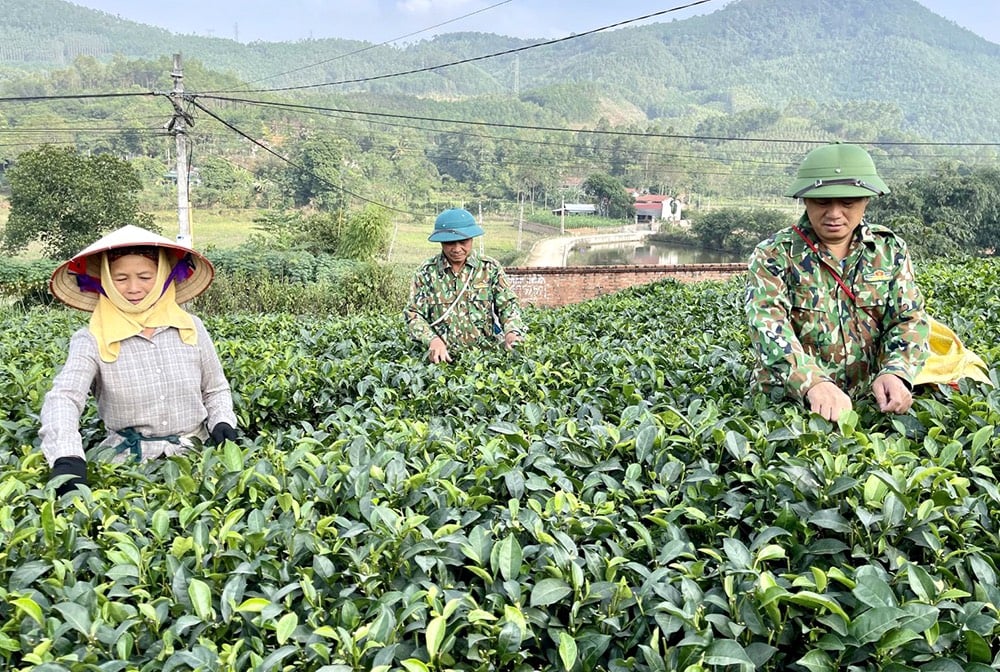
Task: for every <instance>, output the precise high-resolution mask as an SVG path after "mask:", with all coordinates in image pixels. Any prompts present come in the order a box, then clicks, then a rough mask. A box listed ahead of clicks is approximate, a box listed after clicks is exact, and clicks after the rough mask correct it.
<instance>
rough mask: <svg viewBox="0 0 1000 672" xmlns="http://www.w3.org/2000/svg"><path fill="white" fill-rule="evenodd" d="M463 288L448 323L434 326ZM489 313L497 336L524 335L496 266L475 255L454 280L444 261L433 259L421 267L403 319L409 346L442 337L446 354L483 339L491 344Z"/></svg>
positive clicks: (515, 306)
mask: <svg viewBox="0 0 1000 672" xmlns="http://www.w3.org/2000/svg"><path fill="white" fill-rule="evenodd" d="M466 285H467V286H466ZM462 287H465V293H464V294H462V296H461V300H459V301H458V303H457V304H456V305H455V307H454V309H452V310H451V312H450V313H448V316H447V317H445V318H444V319H443V320H441V321H440V322H438V323H437V324H434V322H435V321H436V320H438V319H439V318H441V316H442V315H444V314H445V313H446V312H447V311H448V309H449V307H450V306H451V305H452V304H453V303H455V300H456V299H457V298H458V296H459V293H460V292H461V291H462ZM494 311H495V313H496V317H497V320H498V321H499V324H500V331H501V333H503V334H507V333H510V332H512V331H513V332H517V333H519V334H521V335H523V334H524V333H525V327H524V321H523V320H522V319H521V307H520V306H519V305H518V302H517V295H516V294H514V290H512V289H511V288H510V283H509V282H508V281H507V275H506V274H505V273H504V271H503V267H502V266H501V265H500V262H498V261H497V260H496V259H493V258H492V257H486V256H482V255H480V254H478V253H475V252H474V253H472V254H470V255H469V258H468V259H466V261H465V265H464V266H463V267H462V270H461V271H460V272H459V273H458V274H457V275H456V274H455V273H454V272H453V271H452V270H451V265H450V264H449V263H448V261H447V259H445V257H444V255H443V254H438V255H435V256H433V257H431V258H430V259H428V260H427V261H426V262H424V264H423V266H421V267H420V268H419V269H418V270H417V272H416V275H414V277H413V285H412V287H411V289H410V302H409V303H408V304H407V306H406V308H405V310H404V311H403V317H404V318H405V319H406V329H407V331H408V332H409V334H410V337H411V338H413V340H415V341H417V342H419V343H421V344H422V345H424V346H427V345H430V342H431V341H432V340H433V339H434V337H435V336H441V338H443V339H444V342H445V343H447V344H448V347H449V348H451V347H454V346H460V345H465V344H468V343H472V342H475V341H478V340H483V339H488V340H489V341H492V342H494V343H496V340H497V338H496V337H497V334H494V331H493V324H494V320H493V315H494ZM432 324H434V326H431V325H432Z"/></svg>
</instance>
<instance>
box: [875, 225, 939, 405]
mask: <svg viewBox="0 0 1000 672" xmlns="http://www.w3.org/2000/svg"><path fill="white" fill-rule="evenodd" d="M886 254H893V255H894V256H895V261H896V268H897V269H898V270H897V273H896V274H895V276H894V277H893V278H892V280H891V281H890V283H889V291H888V294H889V297H890V300H889V301H887V302H885V303H883V304H882V305H883V307H884V311H883V314H882V325H881V326H882V334H883V336H882V340H881V347H880V348H879V358H878V372H877V373H876V377H877V376H879V375H882V374H883V373H892V374H894V375H896V376H899V377H900V378H902V379H903V380H904V381H906V383H907V384H908V385H910V386H912V383H913V379H914V377H915V376H916V375H917V372H918V371H919V370H920V367H921V366H923V363H924V362H925V361H926V359H927V355H928V354H929V353H930V351H929V349H928V339H929V337H930V326H929V324H928V320H927V314H926V312H925V311H924V302H923V297H922V295H921V293H920V288H919V287H918V286H917V282H916V278H915V276H914V273H913V262H912V261H911V259H910V255H909V253H908V252H907V249H906V244H905V243H903V242H902V241H901V240H897V245H896V246H894V249H890V250H886ZM858 298H859V299H860V300H863V297H862V294H861V293H859V294H858Z"/></svg>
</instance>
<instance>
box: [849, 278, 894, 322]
mask: <svg viewBox="0 0 1000 672" xmlns="http://www.w3.org/2000/svg"><path fill="white" fill-rule="evenodd" d="M892 284H893V283H892V281H891V279H886V280H873V281H869V282H864V281H861V282H858V283H857V284H856V285H855V286H854V294H855V296H856V297H857V301H856V303H857V305H858V307H859V308H862V309H864V312H866V313H868V314H869V315H871V316H874V317H875V319H877V320H878V321H880V322H881V321H882V317H883V316H884V315H885V312H886V308H887V306H888V304H889V298H890V295H891V289H892Z"/></svg>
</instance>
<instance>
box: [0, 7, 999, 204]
mask: <svg viewBox="0 0 1000 672" xmlns="http://www.w3.org/2000/svg"><path fill="white" fill-rule="evenodd" d="M0 11H2V12H3V14H4V17H5V19H4V21H3V22H2V24H0V100H3V101H5V102H4V103H3V104H2V105H0V140H2V141H0V189H2V188H3V186H4V185H3V180H2V169H3V166H4V165H7V164H9V163H10V162H13V161H16V160H17V157H18V155H19V154H20V153H21V152H23V151H26V150H28V149H31V148H33V147H36V146H38V145H40V144H43V143H50V144H56V145H64V146H72V147H74V148H76V149H78V150H80V151H82V152H86V153H96V154H99V153H104V152H107V153H113V154H115V155H117V156H120V157H123V158H126V159H128V160H130V161H132V162H133V164H134V165H136V166H137V167H138V168H139V169H140V170H141V171H142V174H143V179H144V182H145V183H146V184H154V185H155V184H157V183H160V182H162V181H163V180H165V179H167V178H164V175H165V174H166V173H167V171H169V170H170V169H171V168H172V167H173V165H172V164H173V161H172V156H173V151H174V142H173V138H172V137H170V135H169V133H168V131H167V130H166V129H165V125H166V122H167V121H169V120H170V118H171V116H172V115H173V114H174V112H175V110H174V108H173V107H172V106H171V104H170V102H169V101H167V100H166V98H165V94H166V93H168V92H169V91H170V90H171V89H172V87H173V80H172V77H171V70H172V62H171V56H172V54H175V53H181V54H182V55H183V57H184V60H183V72H184V78H183V82H184V89H185V92H186V93H187V94H188V98H187V102H188V109H187V112H188V113H190V115H191V120H192V121H193V122H194V126H193V127H191V128H190V129H189V131H188V136H189V138H190V140H191V142H190V143H189V145H188V146H189V152H190V156H189V163H190V165H193V166H195V167H197V168H198V169H199V170H200V176H201V178H200V179H201V180H202V183H201V185H199V187H198V189H196V190H194V191H193V192H192V198H193V199H194V202H195V204H196V205H199V206H206V205H213V204H220V205H229V206H232V207H262V208H268V207H281V206H282V205H284V204H288V203H292V204H296V205H298V204H304V203H309V204H316V203H319V202H321V201H322V200H323V199H324V198H331V196H330V194H325V195H324V194H323V193H322V192H324V191H330V190H332V191H335V192H338V193H337V194H336V195H335V196H333V197H332V198H334V200H335V201H336V202H340V199H343V198H345V197H348V196H349V197H350V199H352V200H353V202H354V203H355V204H360V203H364V202H366V201H371V202H375V203H379V204H383V205H387V206H389V207H393V208H396V209H400V210H407V211H412V210H429V211H433V210H434V209H435V208H437V207H438V205H439V204H441V203H449V202H455V201H459V202H464V201H466V200H468V199H475V200H477V201H479V202H481V203H484V202H490V201H492V202H493V203H494V204H496V206H497V207H512V206H511V205H510V204H511V203H517V202H518V201H519V200H520V199H521V198H524V199H526V200H527V201H528V202H529V203H539V204H541V205H542V207H545V206H546V204H551V203H557V202H559V201H560V200H561V199H567V198H569V199H573V198H578V197H582V194H580V193H579V191H578V190H577V191H576V192H574V189H575V187H574V185H580V184H581V183H582V182H583V181H584V179H585V178H587V177H588V176H590V175H592V174H595V173H602V174H607V175H611V176H613V177H615V178H617V179H619V180H620V181H621V182H622V184H623V185H625V186H628V187H635V188H637V189H645V190H649V191H654V192H655V193H672V194H680V195H683V196H684V199H685V200H686V201H687V202H689V203H692V204H694V205H697V204H698V203H699V202H700V200H701V199H702V198H705V199H710V200H711V202H712V203H719V202H725V201H727V200H728V201H730V202H734V201H736V200H739V201H740V202H745V201H746V199H747V198H751V199H755V200H757V201H771V200H773V199H778V198H780V194H781V193H782V191H783V189H784V186H785V184H787V181H788V178H789V176H790V175H791V173H792V172H793V171H794V166H795V165H796V164H797V162H798V161H799V160H800V159H801V157H802V156H803V155H804V153H805V152H806V151H808V149H810V148H811V147H812V146H814V144H815V143H816V142H829V141H834V140H843V141H851V142H860V143H864V144H865V145H866V146H868V147H869V148H870V149H871V150H872V152H873V154H874V155H875V157H876V161H877V163H878V165H879V170H880V172H881V173H882V174H883V176H884V177H886V178H887V179H888V180H890V181H891V182H893V183H897V184H898V183H901V182H902V181H903V180H907V179H910V178H914V177H916V178H919V177H922V176H927V175H929V174H932V173H934V172H935V171H939V170H941V169H945V170H947V171H949V172H950V173H953V172H955V171H962V170H968V169H971V168H977V167H986V168H989V167H992V166H995V165H996V163H997V159H998V146H997V141H998V140H1000V115H996V114H993V110H996V109H997V108H998V107H1000V45H996V44H993V43H991V42H988V41H986V40H983V39H981V38H979V37H977V36H976V35H974V34H973V33H971V32H970V31H967V30H965V29H962V28H959V27H958V26H956V25H955V24H953V23H951V22H949V21H947V20H945V19H942V18H941V17H939V16H937V15H935V14H933V13H931V12H930V11H928V10H927V9H925V8H924V7H922V6H921V5H919V4H918V3H917V2H915V1H914V0H877V1H876V0H810V1H809V2H804V1H803V0H736V1H735V2H732V3H730V4H729V5H727V6H726V7H724V8H723V9H720V10H717V11H715V12H714V13H711V14H707V15H703V16H699V17H695V18H690V19H686V20H683V21H679V20H678V21H670V22H665V23H654V24H649V25H643V26H636V27H623V28H620V29H616V30H613V31H606V32H597V33H593V34H588V35H583V36H579V37H574V38H572V39H564V40H557V41H553V42H552V43H549V44H544V43H542V41H536V42H533V41H528V40H518V39H511V38H507V37H502V36H498V35H493V34H482V33H475V34H474V33H450V34H446V35H442V36H439V37H435V38H433V39H427V40H422V41H418V42H415V43H412V44H406V45H401V46H385V45H382V46H376V45H373V44H367V43H363V42H352V41H345V40H302V41H299V42H294V43H263V42H254V43H250V44H242V43H239V42H236V41H234V40H227V39H221V38H206V37H197V36H181V35H174V34H171V33H169V32H167V31H164V30H160V29H156V28H151V27H148V26H143V25H140V24H136V23H132V22H128V21H124V20H122V19H119V18H117V17H114V16H111V15H109V14H106V13H104V12H98V11H93V10H88V9H83V8H81V7H78V6H76V5H72V4H70V3H68V2H63V1H62V0H0ZM623 11H628V10H627V8H626V9H625V10H623ZM623 18H629V17H627V16H625V17H623ZM535 45H540V46H535ZM109 94H110V95H109ZM168 181H169V180H168ZM163 187H164V188H163V199H164V203H169V198H170V195H169V188H168V187H169V184H167V183H166V182H164V183H163Z"/></svg>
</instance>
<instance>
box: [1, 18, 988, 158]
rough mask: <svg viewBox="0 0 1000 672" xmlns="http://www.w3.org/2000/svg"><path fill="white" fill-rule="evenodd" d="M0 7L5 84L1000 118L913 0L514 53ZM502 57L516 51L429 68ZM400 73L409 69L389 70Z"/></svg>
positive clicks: (587, 113)
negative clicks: (126, 73) (170, 26)
mask: <svg viewBox="0 0 1000 672" xmlns="http://www.w3.org/2000/svg"><path fill="white" fill-rule="evenodd" d="M0 11H2V12H3V14H4V16H5V21H4V23H3V25H2V26H0V76H2V77H4V78H6V79H10V78H13V77H15V76H16V75H17V74H18V73H22V72H24V71H39V70H51V69H55V68H63V67H66V66H67V65H68V64H70V63H71V62H72V61H73V59H74V58H76V57H78V56H90V57H94V58H96V59H99V60H105V61H106V60H110V59H111V58H112V56H113V55H115V54H118V55H121V56H124V57H125V58H139V59H154V60H155V59H158V58H161V57H163V56H167V55H169V54H171V53H175V52H179V53H183V54H184V56H185V59H187V60H192V59H193V60H196V61H198V62H200V63H202V64H204V66H205V67H206V68H208V69H211V70H216V71H219V72H224V73H227V74H230V75H232V76H233V77H235V78H237V79H239V80H242V81H245V82H255V83H256V84H255V86H261V87H266V88H277V87H288V86H306V85H308V86H315V85H317V84H324V83H328V84H329V85H328V86H320V87H317V88H316V89H315V91H316V92H319V93H323V92H333V93H347V92H367V93H370V94H377V95H379V96H392V97H394V98H395V97H399V96H403V97H417V98H432V99H435V100H442V99H444V100H456V99H469V98H477V97H495V96H505V97H511V95H512V94H513V95H514V96H516V97H518V98H520V99H521V100H525V101H529V102H532V103H534V104H537V105H540V106H542V107H554V108H555V109H554V110H553V112H554V113H556V114H557V115H559V116H561V117H564V118H566V120H567V121H570V122H576V123H590V124H592V123H594V122H596V121H597V119H599V118H600V116H601V115H602V114H603V113H604V111H605V110H606V109H607V107H608V105H609V103H610V104H611V105H613V106H620V107H622V108H625V109H629V110H636V111H638V112H639V114H642V115H644V116H645V118H646V119H647V120H662V119H665V120H670V121H671V123H672V124H673V125H674V127H675V128H678V129H680V130H694V129H695V128H696V126H697V124H698V123H700V122H701V121H703V120H704V119H706V118H711V117H713V116H718V115H732V114H739V113H743V112H746V111H748V110H754V109H757V108H762V107H763V108H774V109H777V110H786V109H788V108H789V107H794V108H796V109H803V108H802V103H803V102H806V103H807V104H806V106H805V108H804V109H805V112H806V113H807V114H810V115H813V116H818V117H820V118H822V117H824V116H826V115H828V114H829V115H831V116H834V117H836V119H831V120H830V123H831V124H843V125H847V126H850V125H851V124H856V123H864V122H865V121H866V116H870V115H871V114H877V115H883V114H885V113H887V112H888V114H890V115H895V116H896V117H897V118H898V121H899V128H900V130H901V131H902V132H904V133H911V134H913V135H914V136H917V137H921V138H924V139H930V140H939V141H949V142H976V141H992V140H994V139H996V138H997V137H998V136H1000V119H998V118H996V116H995V115H990V114H984V113H983V111H984V110H990V109H994V108H995V106H996V105H997V103H998V102H1000V45H996V44H993V43H991V42H988V41H987V40H984V39H982V38H979V37H978V36H976V35H975V34H973V33H971V32H970V31H968V30H965V29H963V28H960V27H958V26H957V25H955V24H954V23H952V22H950V21H948V20H946V19H944V18H942V17H940V16H937V15H935V14H933V13H932V12H931V11H929V10H927V9H926V8H924V7H923V6H921V5H920V4H918V3H917V2H915V1H914V0H882V1H880V2H878V3H873V2H871V1H870V0H843V1H836V0H815V1H813V2H808V3H806V2H801V1H800V0H739V1H737V2H733V3H731V4H729V5H727V6H726V7H724V8H723V9H721V10H718V11H716V12H714V13H712V14H708V15H703V16H698V17H694V18H690V19H686V20H682V21H673V22H669V23H658V24H652V25H646V26H640V27H626V28H622V29H618V30H614V31H608V32H604V33H597V34H593V35H588V36H584V37H581V38H579V39H575V40H567V41H563V42H559V43H556V44H551V45H548V46H543V47H539V48H533V49H527V50H522V49H524V48H525V47H528V46H529V45H531V44H532V42H530V41H525V40H518V39H512V38H507V37H501V36H497V35H491V34H481V33H450V34H446V35H442V36H439V37H436V38H434V39H430V40H422V41H419V42H416V43H412V44H407V45H404V46H399V47H394V46H374V45H371V44H368V43H364V42H355V41H350V40H328V39H324V40H302V41H298V42H294V43H263V42H253V43H250V44H241V43H239V42H235V41H233V40H228V39H223V38H212V37H199V36H184V35H175V34H172V33H169V32H168V31H164V30H161V29H157V28H152V27H149V26H144V25H141V24H137V23H134V22H130V21H125V20H122V19H120V18H118V17H115V16H112V15H110V14H107V13H104V12H99V11H94V10H89V9H85V8H82V7H79V6H76V5H73V4H71V3H69V2H64V1H62V0H0ZM67 26H72V28H71V29H67V28H66V27H67ZM511 50H522V51H518V52H517V53H512V54H507V55H504V56H498V57H495V58H488V59H483V60H475V61H473V62H466V63H462V64H460V65H454V66H450V67H433V68H431V69H428V66H439V65H444V64H449V63H456V62H459V61H467V60H468V59H476V58H478V57H481V56H484V55H487V54H494V53H502V52H509V51H511ZM414 70H417V71H419V72H415V73H414V72H412V71H414ZM402 72H410V73H412V74H408V75H405V76H387V75H391V74H392V73H402ZM574 94H575V95H574ZM873 103H875V104H876V105H872V104H873ZM843 104H852V105H851V106H850V107H848V108H846V110H845V108H842V107H841V105H843ZM831 106H832V109H831ZM870 109H874V110H876V112H874V113H872V112H870V111H869V110H870ZM635 116H636V115H634V114H628V115H627V118H629V119H634V118H635ZM745 130H747V131H750V132H752V131H753V130H754V129H745Z"/></svg>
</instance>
